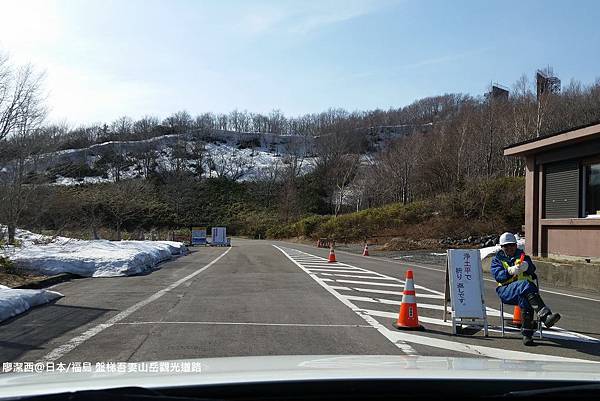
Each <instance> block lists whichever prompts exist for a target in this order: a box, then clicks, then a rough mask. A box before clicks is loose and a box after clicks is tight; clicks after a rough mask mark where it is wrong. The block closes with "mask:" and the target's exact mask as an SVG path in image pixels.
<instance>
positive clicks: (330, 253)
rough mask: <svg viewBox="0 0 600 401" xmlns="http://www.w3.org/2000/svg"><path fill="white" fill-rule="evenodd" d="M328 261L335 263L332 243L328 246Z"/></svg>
mask: <svg viewBox="0 0 600 401" xmlns="http://www.w3.org/2000/svg"><path fill="white" fill-rule="evenodd" d="M327 262H329V263H335V262H337V260H335V251H334V250H333V245H332V246H331V247H330V248H329V259H328V260H327Z"/></svg>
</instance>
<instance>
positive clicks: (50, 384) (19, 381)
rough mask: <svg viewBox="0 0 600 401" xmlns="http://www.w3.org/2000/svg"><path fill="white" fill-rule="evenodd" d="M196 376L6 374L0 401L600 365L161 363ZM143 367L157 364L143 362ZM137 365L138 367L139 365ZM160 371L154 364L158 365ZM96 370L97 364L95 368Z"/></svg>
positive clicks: (328, 360)
mask: <svg viewBox="0 0 600 401" xmlns="http://www.w3.org/2000/svg"><path fill="white" fill-rule="evenodd" d="M165 362H168V363H174V364H180V365H181V364H183V363H189V364H192V363H193V364H194V366H195V367H196V370H198V368H199V369H200V371H195V372H178V373H176V372H154V373H150V372H112V373H99V372H91V373H86V372H81V373H70V372H69V373H60V372H43V373H3V374H0V394H2V397H5V398H8V397H14V396H24V395H38V394H53V393H61V392H68V391H80V390H99V389H107V388H116V387H130V386H138V387H146V388H161V387H177V386H192V385H213V384H240V383H258V382H276V381H302V380H340V379H350V380H353V379H449V380H452V379H482V380H485V379H492V380H495V379H498V378H502V379H505V380H548V381H565V380H569V381H581V382H590V381H592V382H600V364H597V363H577V362H539V361H515V360H501V359H486V358H447V357H426V356H389V355H343V356H342V355H303V356H298V355H290V356H255V357H229V358H206V359H187V360H176V361H175V360H174V361H158V364H159V365H160V363H163V366H166V365H164V363H165ZM143 363H145V364H150V363H156V362H143ZM136 364H137V365H138V366H140V365H139V363H136ZM155 366H156V364H155ZM92 367H95V364H92Z"/></svg>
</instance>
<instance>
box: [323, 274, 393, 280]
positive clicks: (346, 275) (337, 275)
mask: <svg viewBox="0 0 600 401" xmlns="http://www.w3.org/2000/svg"><path fill="white" fill-rule="evenodd" d="M321 275H322V276H335V277H349V278H368V279H369V280H393V279H392V278H389V277H367V276H355V275H354V274H337V273H321Z"/></svg>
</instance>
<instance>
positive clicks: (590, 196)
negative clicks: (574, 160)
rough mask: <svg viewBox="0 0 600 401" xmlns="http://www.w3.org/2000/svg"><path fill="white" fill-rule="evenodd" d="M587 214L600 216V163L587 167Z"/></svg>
mask: <svg viewBox="0 0 600 401" xmlns="http://www.w3.org/2000/svg"><path fill="white" fill-rule="evenodd" d="M585 212H586V215H587V216H591V215H594V216H600V163H596V164H588V165H587V166H585Z"/></svg>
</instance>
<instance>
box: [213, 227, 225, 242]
mask: <svg viewBox="0 0 600 401" xmlns="http://www.w3.org/2000/svg"><path fill="white" fill-rule="evenodd" d="M212 244H213V245H227V229H226V228H225V227H213V228H212Z"/></svg>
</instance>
